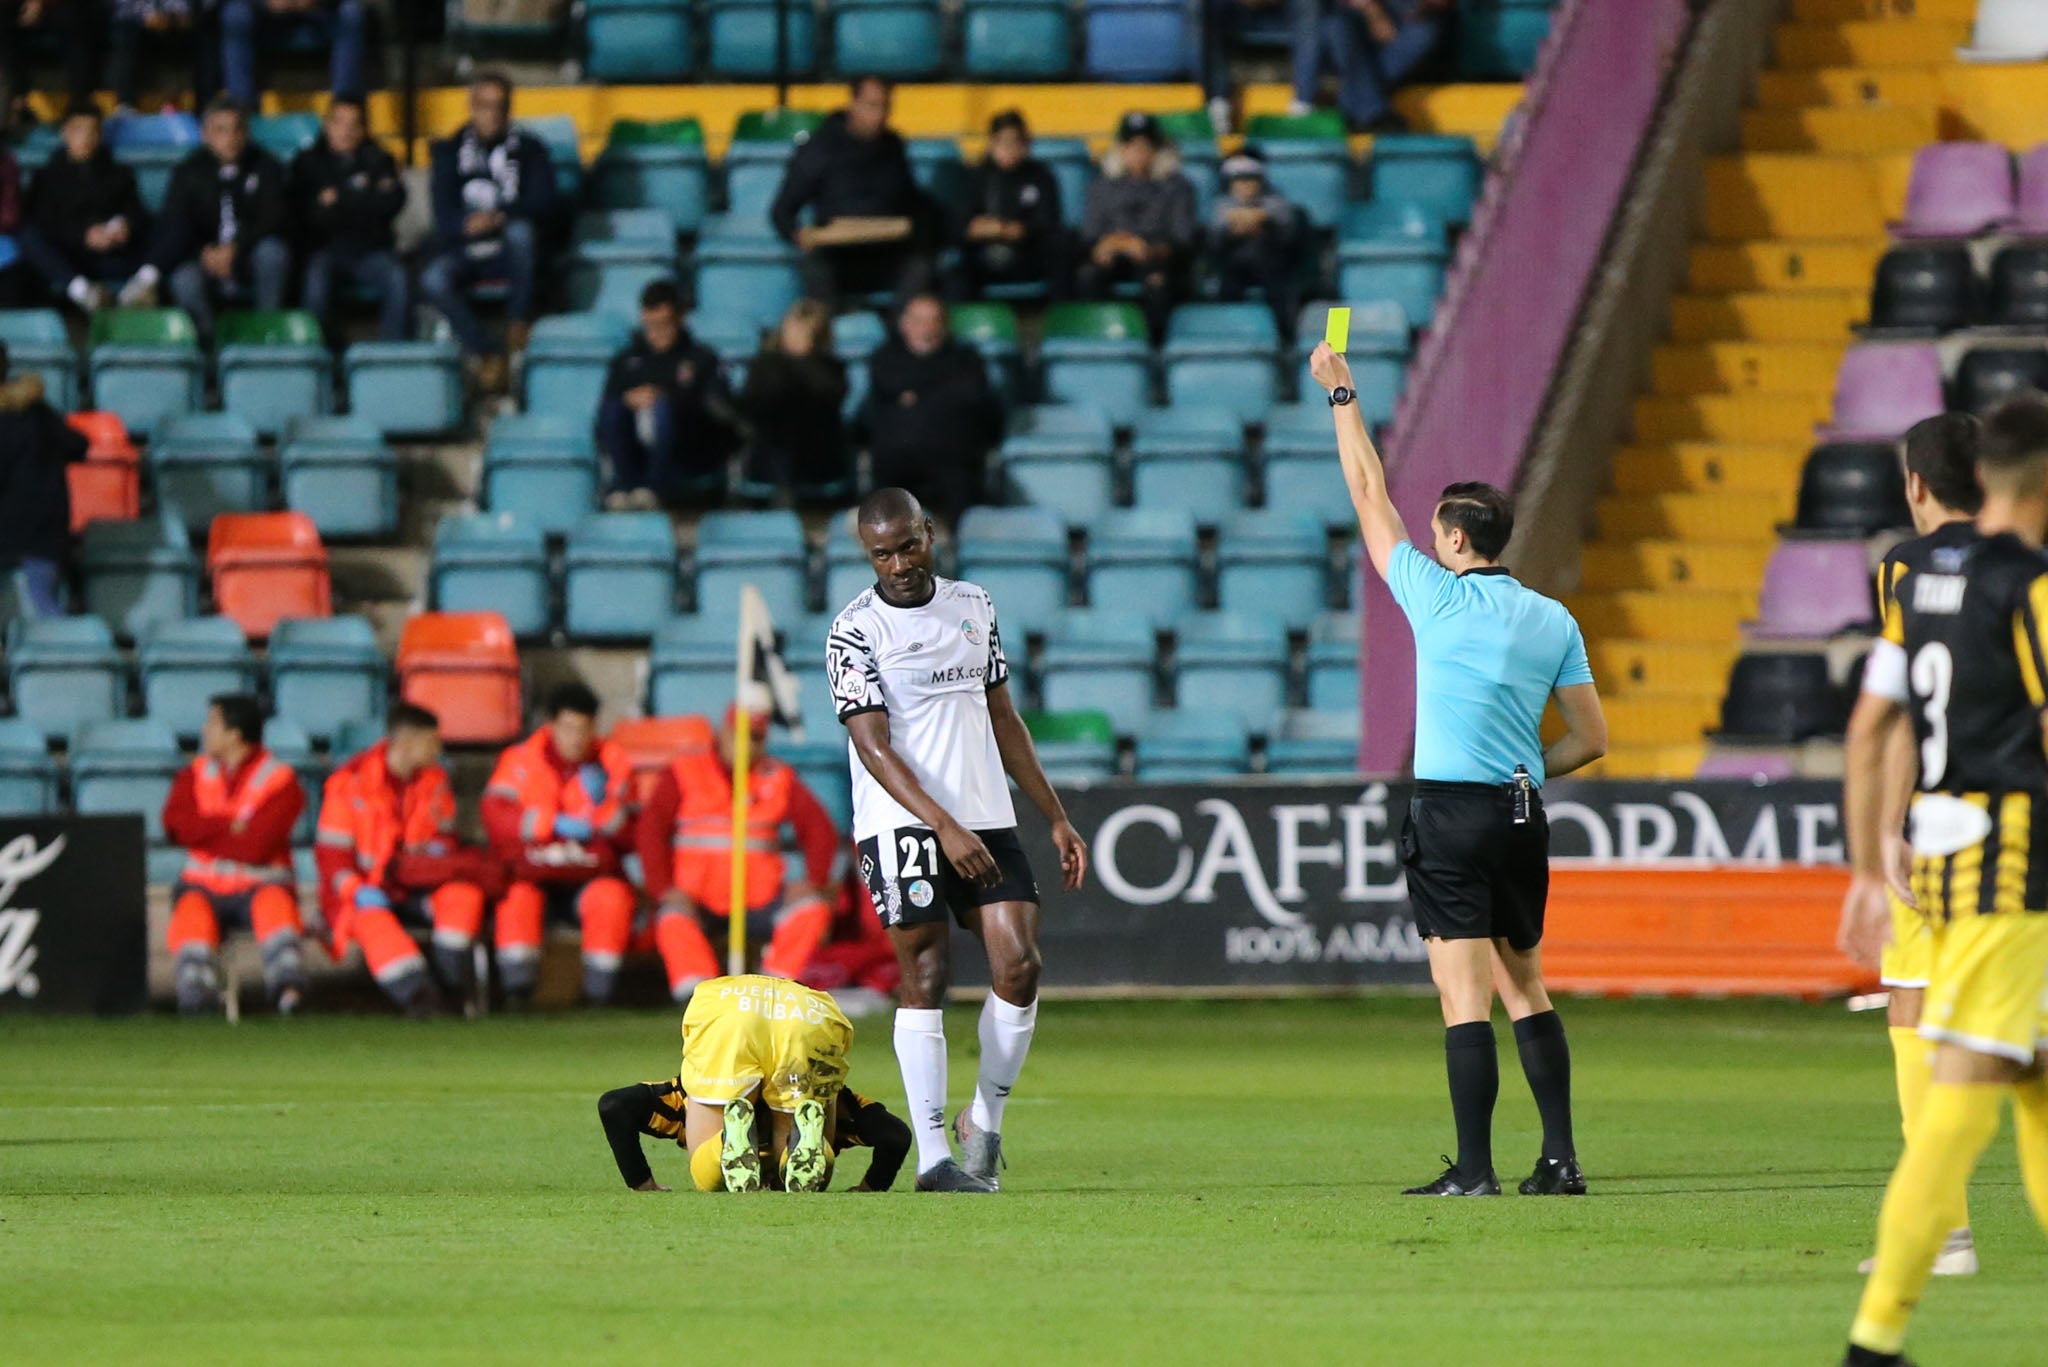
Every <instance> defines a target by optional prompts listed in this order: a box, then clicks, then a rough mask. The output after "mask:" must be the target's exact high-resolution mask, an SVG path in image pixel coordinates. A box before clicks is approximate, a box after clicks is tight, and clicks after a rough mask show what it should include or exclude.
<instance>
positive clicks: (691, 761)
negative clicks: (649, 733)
mask: <svg viewBox="0 0 2048 1367" xmlns="http://www.w3.org/2000/svg"><path fill="white" fill-rule="evenodd" d="M669 771H670V772H671V773H673V774H674V775H675V776H676V788H677V790H678V792H679V794H680V801H678V802H677V804H676V827H675V835H674V838H673V839H672V840H671V842H670V846H671V848H672V849H673V850H674V852H675V885H676V886H677V887H679V888H681V889H682V890H683V891H684V892H686V893H688V894H689V897H690V900H691V901H693V902H695V903H696V904H697V905H698V906H700V907H703V908H704V909H705V910H706V911H711V912H716V913H717V914H719V915H721V916H726V915H730V914H731V911H732V847H733V838H732V835H733V832H732V775H731V774H729V773H727V772H726V771H725V766H723V765H721V764H720V763H719V762H718V756H717V754H716V753H714V752H712V751H710V750H694V751H691V752H689V753H688V754H684V755H680V756H678V757H677V758H676V760H675V762H674V763H672V764H670V765H669ZM795 787H796V771H795V770H794V769H792V768H790V767H789V766H788V765H787V764H784V763H783V762H782V761H781V760H778V759H773V758H771V757H769V756H766V755H764V756H762V757H761V758H760V759H759V760H757V761H756V762H755V764H754V770H753V772H752V773H751V774H749V775H748V776H747V842H746V845H747V909H748V910H750V911H758V910H760V909H761V908H762V907H765V906H767V905H768V904H770V903H771V902H773V901H774V900H775V899H776V898H777V897H779V896H781V895H782V878H783V862H782V823H783V822H784V821H786V820H788V819H789V807H790V794H791V792H792V791H793V790H794V789H795Z"/></svg>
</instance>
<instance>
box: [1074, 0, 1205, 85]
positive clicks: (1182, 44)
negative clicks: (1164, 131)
mask: <svg viewBox="0 0 2048 1367" xmlns="http://www.w3.org/2000/svg"><path fill="white" fill-rule="evenodd" d="M1081 13H1082V24H1083V26H1084V32H1085V33H1086V35H1087V38H1086V41H1087V46H1086V51H1085V56H1084V57H1083V59H1082V61H1083V67H1084V70H1085V72H1086V74H1087V75H1088V76H1089V77H1090V78H1091V79H1094V80H1101V81H1177V80H1179V79H1180V78H1181V77H1182V76H1184V75H1186V74H1187V72H1188V71H1189V69H1190V68H1191V67H1192V66H1193V65H1194V63H1195V46H1196V40H1195V34H1194V32H1193V29H1192V26H1191V22H1190V17H1191V14H1192V10H1191V8H1190V7H1189V6H1188V5H1185V4H1183V3H1181V0H1087V4H1086V5H1085V6H1084V7H1083V9H1082V12H1081Z"/></svg>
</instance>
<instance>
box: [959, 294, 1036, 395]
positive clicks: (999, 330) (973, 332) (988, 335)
mask: <svg viewBox="0 0 2048 1367" xmlns="http://www.w3.org/2000/svg"><path fill="white" fill-rule="evenodd" d="M946 319H947V325H948V327H949V328H950V329H951V331H952V334H953V336H954V337H955V338H957V339H958V340H960V341H962V342H965V343H967V345H969V346H971V347H973V348H974V349H975V350H976V351H979V352H980V353H981V359H982V362H983V363H984V364H985V365H986V366H987V367H988V378H989V383H990V385H992V386H993V387H994V388H995V391H996V393H997V395H998V396H999V397H1000V398H1001V399H1002V402H1003V406H1004V407H1005V408H1008V407H1011V406H1013V405H1015V404H1016V402H1017V400H1018V397H1019V396H1020V395H1021V394H1022V393H1023V392H1024V352H1023V348H1022V347H1020V346H1019V345H1018V340H1017V311H1016V310H1015V309H1013V308H1011V307H1010V306H1009V305H1008V304H1006V303H1002V302H1000V301H986V302H980V303H964V304H952V305H949V306H948V307H947V309H946Z"/></svg>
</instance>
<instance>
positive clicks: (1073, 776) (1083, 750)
mask: <svg viewBox="0 0 2048 1367" xmlns="http://www.w3.org/2000/svg"><path fill="white" fill-rule="evenodd" d="M1024 725H1025V727H1026V729H1028V730H1029V731H1030V732H1031V741H1032V745H1033V746H1034V748H1036V749H1037V751H1038V762H1039V763H1040V764H1041V765H1042V766H1044V768H1045V776H1046V778H1048V779H1050V780H1051V781H1052V782H1053V783H1055V784H1058V785H1060V786H1061V787H1065V786H1067V785H1069V784H1081V785H1086V784H1090V783H1100V782H1103V781H1105V780H1108V779H1112V778H1115V777H1116V727H1115V725H1114V724H1113V723H1112V722H1111V721H1110V719H1109V717H1108V716H1107V715H1105V714H1104V713H1101V712H1095V711H1082V712H1026V713H1025V714H1024Z"/></svg>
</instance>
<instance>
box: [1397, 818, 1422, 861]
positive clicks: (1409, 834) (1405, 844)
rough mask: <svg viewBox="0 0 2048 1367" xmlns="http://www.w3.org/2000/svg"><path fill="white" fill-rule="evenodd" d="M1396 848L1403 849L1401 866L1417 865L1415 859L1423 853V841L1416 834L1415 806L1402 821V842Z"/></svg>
mask: <svg viewBox="0 0 2048 1367" xmlns="http://www.w3.org/2000/svg"><path fill="white" fill-rule="evenodd" d="M1396 848H1398V849H1399V850H1400V851H1401V867H1403V868H1413V867H1415V861H1416V860H1417V859H1418V858H1420V857H1421V855H1422V841H1421V839H1420V838H1419V837H1418V836H1417V835H1416V834H1415V809H1414V808H1413V807H1410V808H1409V809H1408V819H1407V820H1406V821H1403V822H1402V823H1401V835H1400V843H1399V845H1398V846H1397V847H1396Z"/></svg>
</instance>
